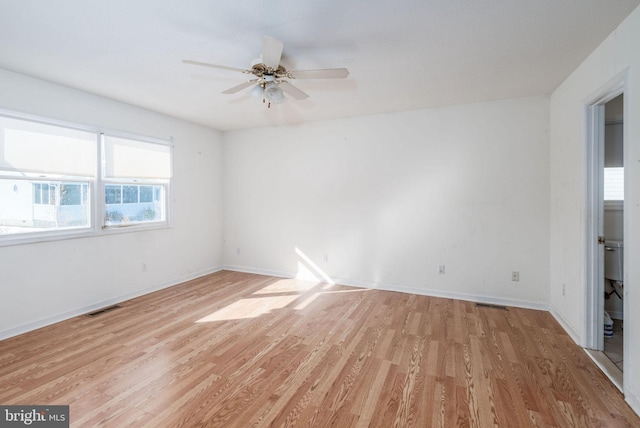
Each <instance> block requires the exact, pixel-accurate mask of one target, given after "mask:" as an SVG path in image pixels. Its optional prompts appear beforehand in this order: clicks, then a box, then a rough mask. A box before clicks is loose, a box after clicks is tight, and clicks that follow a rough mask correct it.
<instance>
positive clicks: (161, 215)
mask: <svg viewBox="0 0 640 428" xmlns="http://www.w3.org/2000/svg"><path fill="white" fill-rule="evenodd" d="M102 150H103V151H102V158H103V163H104V165H105V168H104V170H103V181H104V182H105V213H104V224H103V228H110V227H123V226H131V225H141V224H147V223H149V224H153V223H159V222H160V223H161V222H166V221H167V194H168V189H169V182H170V178H171V147H170V146H168V145H165V144H158V143H151V142H147V141H138V140H133V139H128V138H120V137H114V136H109V135H105V136H104V138H103V145H102Z"/></svg>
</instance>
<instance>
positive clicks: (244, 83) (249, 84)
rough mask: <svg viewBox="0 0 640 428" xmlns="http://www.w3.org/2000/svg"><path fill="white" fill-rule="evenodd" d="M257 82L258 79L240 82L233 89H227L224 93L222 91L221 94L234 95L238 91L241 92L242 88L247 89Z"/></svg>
mask: <svg viewBox="0 0 640 428" xmlns="http://www.w3.org/2000/svg"><path fill="white" fill-rule="evenodd" d="M257 81H258V79H253V80H249V81H247V82H242V83H241V84H239V85H236V86H234V87H233V88H229V89H227V90H226V91H222V93H223V94H235V93H236V92H239V91H241V90H243V89H244V88H248V87H249V86H251V85H253V84H254V83H256V82H257Z"/></svg>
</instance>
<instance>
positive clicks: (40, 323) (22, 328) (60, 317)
mask: <svg viewBox="0 0 640 428" xmlns="http://www.w3.org/2000/svg"><path fill="white" fill-rule="evenodd" d="M221 270H223V268H222V267H221V266H217V267H213V268H209V269H204V270H201V271H198V272H193V273H191V274H189V275H185V276H182V277H179V278H175V279H173V280H171V281H166V282H163V283H160V284H156V285H153V286H151V287H147V288H144V289H141V290H136V291H134V292H132V293H127V294H121V295H119V296H114V297H112V298H109V299H105V300H101V301H99V302H95V303H92V304H90V305H87V306H83V307H81V308H76V309H72V310H70V311H66V312H63V313H60V314H57V315H53V316H50V317H46V318H42V319H39V320H37V321H33V322H29V323H26V324H22V325H19V326H16V327H11V328H8V329H5V330H2V331H0V340H4V339H8V338H10V337H14V336H17V335H19V334H23V333H27V332H29V331H33V330H37V329H39V328H42V327H46V326H48V325H51V324H55V323H57V322H60V321H64V320H68V319H69V318H73V317H77V316H78V315H84V314H87V313H89V312H93V311H95V310H97V309H100V308H104V307H106V306H111V305H115V304H116V303H121V302H124V301H127V300H130V299H133V298H136V297H140V296H144V295H145V294H149V293H153V292H154V291H159V290H162V289H165V288H169V287H173V286H174V285H178V284H181V283H183V282H187V281H191V280H192V279H196V278H200V277H202V276H205V275H210V274H212V273H216V272H219V271H221Z"/></svg>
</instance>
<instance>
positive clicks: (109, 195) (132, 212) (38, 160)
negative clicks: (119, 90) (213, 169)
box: [0, 111, 172, 245]
mask: <svg viewBox="0 0 640 428" xmlns="http://www.w3.org/2000/svg"><path fill="white" fill-rule="evenodd" d="M99 153H100V154H101V156H99V155H98V154H99ZM171 156H172V152H171V146H170V145H168V144H167V143H166V142H164V141H152V140H147V139H144V138H141V139H136V138H129V137H127V138H124V137H121V136H116V135H112V134H111V133H108V135H105V134H104V133H102V132H100V131H99V130H98V129H91V128H88V127H82V126H79V125H78V126H76V125H70V124H63V123H59V122H55V121H48V120H46V119H40V118H32V117H26V116H23V115H20V114H13V113H8V112H1V111H0V245H7V244H11V243H19V242H24V241H27V242H35V241H39V240H49V239H60V238H64V237H68V236H72V235H73V236H78V235H82V236H85V235H87V234H96V233H99V231H100V230H101V229H100V227H102V229H103V230H104V229H113V230H115V229H118V228H120V227H125V226H127V227H130V226H137V227H141V226H146V227H158V226H165V225H167V224H168V217H169V216H168V212H169V207H168V201H169V198H168V195H169V191H170V185H171V162H172V159H171ZM96 195H104V199H103V200H100V198H96ZM95 213H98V215H95ZM96 220H97V223H96ZM134 229H135V228H134ZM129 230H131V229H129Z"/></svg>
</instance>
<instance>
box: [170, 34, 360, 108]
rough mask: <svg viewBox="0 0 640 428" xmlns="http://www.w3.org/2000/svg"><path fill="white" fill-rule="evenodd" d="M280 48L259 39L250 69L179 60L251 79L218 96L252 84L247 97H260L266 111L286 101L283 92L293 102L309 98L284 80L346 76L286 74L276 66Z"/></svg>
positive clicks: (332, 71) (334, 71) (341, 74)
mask: <svg viewBox="0 0 640 428" xmlns="http://www.w3.org/2000/svg"><path fill="white" fill-rule="evenodd" d="M283 48H284V45H283V44H282V42H281V41H280V40H278V39H275V38H273V37H269V36H263V37H262V55H261V56H260V58H257V59H255V60H253V62H252V63H251V69H249V70H245V69H241V68H235V67H227V66H224V65H216V64H209V63H206V62H199V61H192V60H186V59H185V60H182V62H184V63H185V64H191V65H198V66H203V67H211V68H217V69H220V70H227V71H236V72H241V73H244V74H251V75H253V76H255V77H256V78H255V79H252V80H249V81H246V82H243V83H241V84H239V85H236V86H234V87H232V88H229V89H227V90H225V91H222V93H223V94H235V93H236V92H239V91H241V90H243V89H245V88H248V87H249V86H252V85H254V84H255V86H254V87H253V88H252V89H251V91H250V94H251V96H252V97H254V98H262V102H263V103H266V104H267V107H268V108H270V107H271V104H272V103H273V104H281V103H284V102H285V101H287V98H286V97H285V96H284V94H285V93H286V94H287V95H289V96H290V97H292V98H295V99H297V100H303V99H305V98H309V94H307V93H306V92H304V91H302V90H301V89H298V88H297V87H296V86H294V85H292V84H291V83H290V82H289V81H288V80H287V79H344V78H346V77H347V76H348V75H349V70H347V69H346V68H327V69H321V70H298V71H287V69H286V68H285V67H284V66H282V65H281V64H280V59H281V58H282V51H283Z"/></svg>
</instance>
